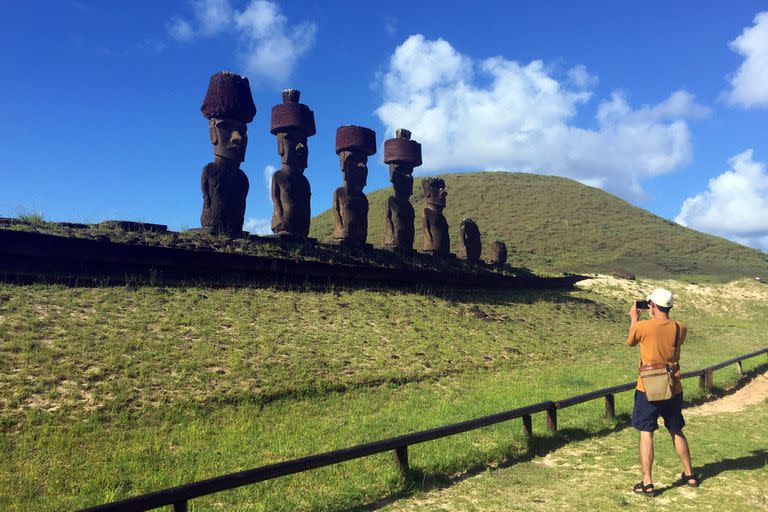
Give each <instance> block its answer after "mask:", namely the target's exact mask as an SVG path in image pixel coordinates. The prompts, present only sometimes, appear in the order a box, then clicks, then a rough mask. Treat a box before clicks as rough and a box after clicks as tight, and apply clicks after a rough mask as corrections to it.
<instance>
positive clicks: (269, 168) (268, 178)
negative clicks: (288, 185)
mask: <svg viewBox="0 0 768 512" xmlns="http://www.w3.org/2000/svg"><path fill="white" fill-rule="evenodd" d="M275 171H277V169H276V168H275V166H274V165H266V166H265V167H264V182H265V183H266V184H267V197H268V198H270V200H271V198H272V175H273V174H275Z"/></svg>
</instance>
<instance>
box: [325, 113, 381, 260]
mask: <svg viewBox="0 0 768 512" xmlns="http://www.w3.org/2000/svg"><path fill="white" fill-rule="evenodd" d="M375 153H376V133H375V132H374V131H373V130H371V129H369V128H363V127H362V126H340V127H339V128H338V129H337V130H336V154H337V155H339V161H340V162H341V172H342V173H344V185H342V186H341V187H339V188H337V189H336V191H335V192H334V193H333V215H334V217H335V220H336V225H335V226H334V228H333V240H334V241H335V242H336V243H338V244H339V245H345V246H349V247H362V246H364V245H365V241H366V239H367V238H368V198H367V197H365V194H364V193H363V188H364V187H365V185H366V183H367V180H368V167H367V164H368V157H369V156H371V155H373V154H375Z"/></svg>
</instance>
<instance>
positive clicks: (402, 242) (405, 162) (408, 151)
mask: <svg viewBox="0 0 768 512" xmlns="http://www.w3.org/2000/svg"><path fill="white" fill-rule="evenodd" d="M384 163H385V164H388V165H389V181H391V182H392V187H393V188H394V190H395V195H393V196H389V199H387V218H386V220H387V224H386V226H385V231H384V248H385V249H388V250H390V251H398V252H402V253H406V254H410V253H412V252H413V238H414V227H413V220H414V218H415V213H414V211H413V206H412V205H411V202H410V200H409V198H410V197H411V195H413V168H414V167H418V166H420V165H421V144H419V143H418V142H416V141H413V140H411V132H409V131H408V130H405V129H403V128H401V129H399V130H397V131H396V132H395V138H394V139H389V140H387V141H385V142H384Z"/></svg>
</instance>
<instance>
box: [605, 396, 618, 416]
mask: <svg viewBox="0 0 768 512" xmlns="http://www.w3.org/2000/svg"><path fill="white" fill-rule="evenodd" d="M605 415H606V416H607V417H609V418H613V417H614V416H616V406H615V402H614V400H613V395H605Z"/></svg>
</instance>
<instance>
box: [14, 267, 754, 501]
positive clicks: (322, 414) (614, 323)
mask: <svg viewBox="0 0 768 512" xmlns="http://www.w3.org/2000/svg"><path fill="white" fill-rule="evenodd" d="M587 284H588V286H587V287H585V288H584V289H581V290H580V291H575V292H572V293H568V294H556V293H539V294H534V293H527V294H520V293H512V292H482V293H480V292H476V293H470V292H467V293H461V294H444V295H422V294H417V293H405V292H394V291H387V292H381V291H378V292H374V291H366V290H344V289H329V290H326V291H315V292H303V291H285V290H276V289H264V288H239V289H231V288H229V289H227V288H222V289H209V288H197V287H188V288H184V287H176V288H156V287H139V288H125V287H101V288H98V287H97V288H66V287H57V286H49V285H26V286H16V285H8V284H3V285H0V400H2V401H1V402H0V429H1V431H0V457H2V459H3V461H4V462H5V463H4V464H3V466H2V468H0V489H2V492H0V510H14V511H15V510H19V511H22V510H23V511H33V510H34V511H40V510H71V509H76V508H78V507H84V506H88V505H94V504H97V503H101V502H105V501H110V500H113V499H118V498H123V497H127V496H130V495H134V494H138V493H142V492H148V491H151V490H156V489H158V488H162V487H166V486H171V485H177V484H181V483H185V482H190V481H193V480H198V479H202V478H207V477H211V476H216V475H219V474H223V473H226V472H231V471H237V470H241V469H246V468H250V467H255V466H259V465H263V464H267V463H270V462H277V461H281V460H286V459H289V458H294V457H299V456H303V455H308V454H312V453H317V452H320V451H326V450H332V449H337V448H343V447H347V446H351V445H354V444H358V443H361V442H366V441H372V440H376V439H381V438H384V437H389V436H393V435H398V434H403V433H407V432H411V431H415V430H419V429H424V428H430V427H434V426H438V425H441V424H445V423H449V422H455V421H462V420H465V419H469V418H472V417H476V416H480V415H484V414H490V413H494V412H498V411H501V410H505V409H509V408H514V407H519V406H522V405H526V404H529V403H533V402H536V401H539V400H544V399H559V398H564V397H567V396H571V395H573V394H577V393H580V392H585V391H589V390H592V389H595V388H597V387H602V386H608V385H613V384H618V383H623V382H627V381H629V380H632V378H633V375H634V366H635V364H636V357H637V354H636V352H635V351H634V350H632V349H629V348H627V347H626V346H625V344H624V338H625V335H626V326H627V320H626V309H627V305H628V304H629V301H630V300H631V299H633V298H637V297H642V296H644V295H643V292H645V293H647V291H648V289H650V288H652V287H653V286H655V285H657V284H667V285H668V286H670V287H671V288H672V289H673V290H674V291H676V292H677V294H678V296H679V305H678V307H677V308H676V313H677V315H678V316H679V318H682V319H683V320H684V321H686V322H688V323H689V324H690V334H689V341H688V343H687V344H686V346H685V349H684V358H683V365H684V369H685V368H687V369H693V368H699V367H703V366H706V365H708V364H711V363H715V362H718V361H721V360H724V359H727V358H729V357H732V356H734V355H738V354H741V353H745V352H749V351H752V350H754V349H756V348H760V347H763V346H765V336H764V332H765V329H766V321H765V318H768V316H767V314H768V300H767V299H768V287H766V286H765V285H761V284H758V283H755V282H750V281H740V282H737V283H732V284H727V285H707V286H704V285H683V284H681V283H671V284H670V283H663V282H662V283H659V282H655V281H654V282H651V281H639V282H632V283H631V282H626V281H618V280H611V279H607V278H604V279H600V280H597V281H591V282H588V283H587ZM751 364H752V366H751V367H750V366H748V367H747V368H754V365H755V364H758V363H751ZM735 378H736V375H735V372H734V371H733V370H732V369H727V370H724V371H723V372H719V373H718V374H717V379H716V382H717V384H718V386H726V385H729V384H730V383H733V382H734V381H735ZM695 384H696V383H695V382H688V383H687V385H688V388H687V389H686V393H687V396H688V397H689V398H692V399H694V398H696V397H697V396H698V391H697V390H696V386H695ZM629 400H630V395H629V394H623V395H620V396H619V397H617V409H618V411H619V413H620V415H619V417H618V418H617V419H615V420H608V419H605V418H603V417H602V414H601V407H602V405H601V404H600V403H598V402H596V403H594V404H587V405H584V406H580V407H576V408H573V409H568V410H566V411H563V413H562V415H561V417H560V422H561V426H562V431H561V432H560V433H558V434H556V435H554V436H553V435H551V434H548V433H547V432H546V431H545V428H544V419H543V417H541V415H537V416H536V417H534V430H535V431H536V432H537V433H538V434H539V436H540V437H538V438H537V441H536V442H537V443H538V444H537V446H538V447H539V449H541V450H548V449H552V448H555V447H557V446H559V445H561V444H563V443H564V442H565V441H566V440H570V439H582V438H591V437H593V436H596V435H602V434H605V433H608V432H611V431H613V430H614V429H616V428H617V427H619V426H621V425H622V424H623V423H622V422H625V421H626V414H627V412H628V411H629V406H630V404H629ZM527 453H528V443H527V441H526V439H525V438H524V437H523V436H522V433H521V426H520V424H519V422H509V423H507V424H502V425H498V426H495V427H491V428H487V429H483V430H480V431H475V432H472V433H467V434H463V435H460V436H455V437H453V438H449V439H445V440H440V441H435V442H431V443H426V444H423V445H420V446H418V447H414V448H413V449H412V450H411V463H412V466H413V468H414V475H413V477H412V478H410V479H408V480H403V479H401V477H400V476H399V475H398V474H397V473H396V471H395V468H394V465H393V464H392V457H391V454H382V455H379V456H375V457H370V458H367V459H362V460H358V461H353V462H349V463H345V464H342V465H339V466H334V467H331V468H326V469H321V470H316V471H312V472H309V473H306V474H302V475H297V476H293V477H287V478H282V479H278V480H275V481H273V482H265V483H263V484H258V485H253V486H248V487H245V488H242V489H239V490H236V491H230V492H226V493H221V494H218V495H215V496H212V497H208V498H203V499H199V500H194V501H192V502H191V507H190V509H191V510H196V511H202V510H243V511H245V510H346V509H351V508H352V509H354V508H358V509H360V508H361V507H362V509H364V508H366V507H367V508H370V505H371V504H375V503H378V502H379V501H380V500H382V499H386V498H387V497H391V496H400V495H403V494H408V493H412V492H418V491H419V489H422V488H425V487H429V486H431V485H434V484H435V483H439V482H444V481H447V480H450V479H451V478H452V477H453V476H455V475H457V474H462V473H465V472H468V471H469V472H472V471H476V470H477V469H478V468H484V467H487V466H494V465H498V464H504V463H508V462H509V461H514V460H518V459H521V458H525V457H527V455H526V454H527Z"/></svg>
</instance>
